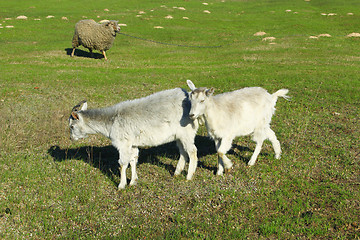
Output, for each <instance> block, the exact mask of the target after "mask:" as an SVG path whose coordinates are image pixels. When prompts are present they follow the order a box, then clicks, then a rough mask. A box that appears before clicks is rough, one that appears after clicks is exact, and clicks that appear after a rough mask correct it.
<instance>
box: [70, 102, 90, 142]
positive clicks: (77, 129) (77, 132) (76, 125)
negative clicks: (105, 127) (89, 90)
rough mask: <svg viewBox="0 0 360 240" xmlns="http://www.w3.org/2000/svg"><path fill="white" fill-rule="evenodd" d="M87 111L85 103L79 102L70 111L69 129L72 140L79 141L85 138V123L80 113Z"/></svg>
mask: <svg viewBox="0 0 360 240" xmlns="http://www.w3.org/2000/svg"><path fill="white" fill-rule="evenodd" d="M86 109H87V102H86V101H85V100H84V101H81V102H80V103H79V104H77V105H76V106H75V107H73V109H72V110H71V115H70V117H69V127H70V138H71V139H72V140H75V141H76V140H79V139H80V138H85V137H87V134H86V132H85V128H86V126H85V123H84V119H83V118H82V116H81V111H85V110H86Z"/></svg>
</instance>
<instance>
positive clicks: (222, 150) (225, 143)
mask: <svg viewBox="0 0 360 240" xmlns="http://www.w3.org/2000/svg"><path fill="white" fill-rule="evenodd" d="M231 143H232V139H227V138H223V139H217V140H215V147H216V151H217V154H218V171H217V173H216V174H217V175H223V173H224V168H225V169H230V168H232V166H233V164H232V162H231V160H230V159H229V158H228V157H227V156H226V155H225V154H226V153H227V152H228V151H229V150H230V148H231Z"/></svg>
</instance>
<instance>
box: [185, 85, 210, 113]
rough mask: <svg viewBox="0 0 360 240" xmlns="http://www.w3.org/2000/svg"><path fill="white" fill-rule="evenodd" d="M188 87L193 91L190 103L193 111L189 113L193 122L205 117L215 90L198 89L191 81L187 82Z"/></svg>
mask: <svg viewBox="0 0 360 240" xmlns="http://www.w3.org/2000/svg"><path fill="white" fill-rule="evenodd" d="M186 83H187V85H188V86H189V88H190V89H191V93H190V102H191V109H190V113H189V117H190V118H191V119H192V120H195V119H196V118H198V117H200V116H202V115H204V113H205V108H206V104H207V102H208V100H209V97H211V95H212V94H213V93H214V88H210V89H208V88H204V87H201V88H196V87H195V85H194V83H193V82H192V81H190V80H187V81H186Z"/></svg>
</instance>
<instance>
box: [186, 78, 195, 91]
mask: <svg viewBox="0 0 360 240" xmlns="http://www.w3.org/2000/svg"><path fill="white" fill-rule="evenodd" d="M186 83H187V85H188V86H189V88H190V90H191V91H194V90H195V89H196V87H195V85H194V83H193V82H192V81H191V80H186Z"/></svg>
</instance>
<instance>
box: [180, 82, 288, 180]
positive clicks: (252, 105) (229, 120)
mask: <svg viewBox="0 0 360 240" xmlns="http://www.w3.org/2000/svg"><path fill="white" fill-rule="evenodd" d="M187 85H188V86H189V88H190V89H191V93H190V101H191V110H190V115H189V117H190V118H191V119H193V120H195V119H197V118H199V119H202V120H203V121H204V122H205V125H206V128H207V132H208V135H209V136H210V137H211V138H212V139H213V140H214V141H215V148H216V151H217V154H218V165H219V167H218V171H217V174H218V175H222V174H223V172H224V167H225V169H230V168H231V167H232V165H233V164H232V163H231V161H230V159H228V158H227V157H226V155H225V154H226V153H227V152H228V151H229V150H230V148H231V144H232V141H233V139H234V138H235V137H237V136H246V135H250V134H251V135H252V138H253V140H254V141H255V142H256V147H255V151H254V153H253V155H252V156H251V159H250V161H249V162H248V165H249V166H252V165H254V164H255V161H256V158H257V156H258V155H259V153H260V150H261V146H262V144H263V142H264V140H265V139H270V141H271V143H272V145H273V148H274V151H275V157H276V158H277V159H278V158H280V154H281V148H280V142H279V141H278V140H277V138H276V136H275V133H274V131H273V130H271V129H270V122H271V117H272V115H273V114H274V112H275V104H276V101H277V98H278V97H283V98H285V99H289V97H288V96H286V94H287V93H288V90H287V89H281V90H279V91H277V92H275V93H273V94H272V95H270V94H269V93H268V92H267V91H266V90H265V89H263V88H260V87H249V88H243V89H240V90H236V91H233V92H228V93H223V94H218V95H216V96H212V95H213V93H214V88H210V89H208V88H204V87H201V88H196V87H195V85H194V84H193V82H192V81H190V80H187Z"/></svg>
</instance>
